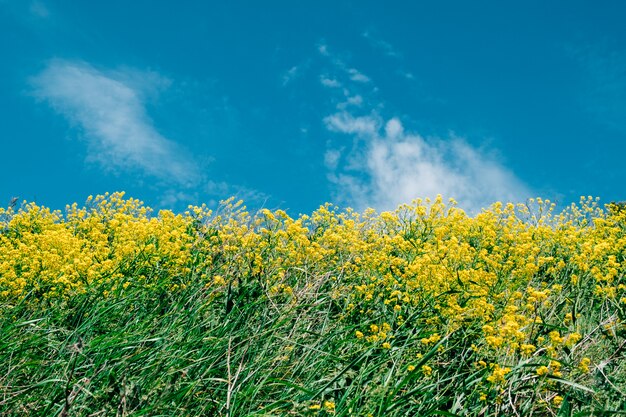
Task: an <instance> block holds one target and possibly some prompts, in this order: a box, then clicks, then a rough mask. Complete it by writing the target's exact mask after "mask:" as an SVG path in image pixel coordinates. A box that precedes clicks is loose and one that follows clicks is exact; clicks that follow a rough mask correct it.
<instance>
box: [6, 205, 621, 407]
mask: <svg viewBox="0 0 626 417" xmlns="http://www.w3.org/2000/svg"><path fill="white" fill-rule="evenodd" d="M625 271H626V210H623V209H621V208H620V207H619V206H617V205H612V206H611V205H609V206H607V207H604V208H603V207H601V206H600V205H599V204H598V201H597V200H595V199H592V198H590V197H589V198H583V199H582V200H581V202H580V204H578V205H572V206H571V207H569V208H567V209H566V210H564V211H563V212H560V213H555V211H554V205H553V204H551V203H550V202H549V201H543V200H541V199H536V200H532V201H529V202H528V203H527V204H520V205H513V204H506V205H505V204H501V203H496V204H494V205H492V206H491V207H490V208H489V209H486V210H484V211H483V212H481V213H480V214H478V215H476V216H474V217H469V216H468V215H467V214H465V213H464V212H463V210H461V209H459V208H457V207H456V205H455V203H454V202H453V201H450V202H448V203H445V202H443V201H442V200H441V199H440V198H439V199H436V200H434V201H428V200H426V201H421V200H416V201H414V202H412V203H411V204H407V205H402V206H400V207H399V208H398V209H397V210H395V211H393V212H383V213H377V212H375V211H373V210H369V211H366V212H364V213H357V212H354V211H351V210H344V211H341V210H339V209H338V208H336V207H334V206H333V205H331V204H326V205H324V206H322V207H320V208H319V209H318V210H317V211H315V212H314V213H312V214H311V215H302V216H300V217H298V218H292V217H290V216H289V215H288V214H287V213H285V212H284V211H282V210H273V211H272V210H267V209H263V210H260V211H258V212H256V213H248V212H247V211H246V209H245V207H244V206H243V205H242V203H241V202H235V201H234V200H229V201H227V202H225V203H223V204H222V205H221V206H220V208H219V209H218V210H216V211H215V212H211V211H210V210H208V209H207V208H206V207H189V209H188V211H186V212H184V213H181V214H175V213H172V212H170V211H160V212H158V213H153V212H152V211H151V210H150V209H149V208H147V207H145V206H144V205H143V204H142V203H141V202H140V201H137V200H134V199H126V198H124V195H123V193H114V194H110V195H104V196H98V197H95V198H90V199H89V200H88V201H87V204H86V205H85V206H84V207H78V206H77V205H76V204H74V205H72V206H68V207H67V209H66V210H65V212H64V213H61V212H54V211H50V210H49V209H47V208H45V207H39V206H37V205H35V204H32V203H27V204H24V205H23V206H22V207H21V208H19V209H17V210H14V209H11V208H9V209H0V314H2V315H3V316H6V317H9V316H11V315H12V314H14V313H13V310H14V309H15V308H17V307H16V306H18V305H19V306H21V307H20V308H26V309H27V310H28V311H31V312H32V311H39V309H42V308H46V307H45V306H50V305H54V306H62V305H69V304H71V302H72V301H71V300H73V299H78V298H77V297H83V296H86V294H91V295H96V296H97V297H99V298H100V299H101V300H105V301H106V300H111V302H114V300H121V299H126V298H128V297H129V296H130V295H131V294H136V293H137V291H139V292H141V293H150V292H153V293H159V294H163V293H166V294H169V295H168V296H171V297H174V298H175V297H176V294H182V293H184V292H185V291H188V290H189V288H191V287H193V288H198V289H199V290H198V291H201V293H202V294H203V301H202V303H204V304H202V305H206V306H208V307H207V308H208V309H210V310H212V311H215V312H216V313H215V314H218V312H219V314H221V316H220V317H225V318H226V319H227V318H228V317H230V315H233V314H243V312H246V311H247V310H246V308H247V307H246V306H247V305H248V304H253V303H258V302H262V303H263V304H262V305H263V306H265V307H264V308H267V309H268V311H275V313H276V314H277V315H279V314H283V313H284V312H287V311H288V312H296V311H304V310H303V309H308V308H309V306H311V305H314V304H315V303H317V302H318V301H319V300H324V303H326V304H324V305H325V306H327V310H326V313H325V314H326V316H325V317H326V319H323V320H322V319H320V318H318V319H319V326H320V327H319V328H317V329H310V330H308V331H309V332H319V335H320V337H325V336H324V334H325V333H324V332H325V329H326V327H324V326H326V324H324V323H326V322H332V323H333V325H332V326H333V327H332V328H333V329H335V330H337V329H339V333H334V336H333V337H341V338H342V340H345V343H344V344H342V345H341V346H342V347H341V348H338V349H339V350H338V351H337V352H334V353H333V354H334V355H337V356H338V357H339V356H341V355H342V354H344V353H345V354H346V355H347V354H348V353H346V352H348V351H350V352H353V353H354V355H355V356H351V357H354V358H355V359H354V361H353V362H354V364H357V363H358V364H361V365H359V366H361V367H363V366H365V365H363V363H369V362H367V361H371V360H373V359H371V358H372V357H375V358H377V359H376V361H378V362H377V363H379V364H380V369H379V371H376V372H379V373H377V374H376V376H374V374H373V373H372V374H371V375H370V374H368V375H369V376H367V377H365V376H363V375H362V373H360V371H359V369H364V368H359V367H358V366H356V365H349V364H346V363H343V365H341V366H339V365H338V366H339V368H338V370H332V369H317V370H314V371H312V372H313V373H318V374H320V373H321V374H324V373H329V375H335V376H336V374H337V372H340V371H341V372H342V373H341V375H339V376H336V379H335V380H332V378H331V377H329V378H330V379H329V380H331V382H332V383H329V385H328V387H326V388H325V389H326V390H325V389H322V388H320V389H319V390H318V389H317V388H311V389H309V387H308V386H305V384H304V380H305V379H306V378H304V377H303V376H302V375H301V374H298V373H297V372H296V371H295V369H296V367H295V365H294V366H293V367H291V368H290V366H288V364H289V363H291V362H292V361H297V356H298V352H300V354H302V352H304V351H305V350H306V349H307V348H306V343H310V342H306V343H305V342H304V341H303V340H304V339H298V336H297V335H296V334H295V331H293V332H292V333H291V334H290V335H288V336H285V337H284V338H282V339H280V341H279V342H277V343H278V344H277V345H275V350H276V357H275V358H273V359H272V360H273V362H272V363H275V364H276V365H273V366H274V368H272V369H275V370H276V375H274V374H272V375H274V376H273V378H275V379H276V380H281V381H289V384H292V385H299V384H301V385H302V389H301V395H302V397H301V398H298V399H294V400H290V401H287V400H285V402H281V403H280V404H279V405H277V406H276V407H275V408H273V410H274V411H273V412H274V413H276V414H275V415H284V414H285V413H286V414H294V415H300V414H302V415H312V414H319V415H407V414H403V413H407V412H410V413H413V412H415V413H418V414H419V413H425V412H426V411H425V410H426V409H422V408H419V407H420V405H419V404H418V403H419V402H420V401H425V400H423V399H424V398H426V397H424V396H425V395H426V394H425V392H428V395H427V397H428V398H429V399H430V400H429V401H431V400H432V401H431V403H432V405H433V407H434V408H432V410H441V411H445V412H449V413H451V414H450V415H531V414H533V413H534V414H535V415H557V414H558V413H561V414H559V415H570V414H569V413H574V412H577V411H580V410H583V411H585V410H586V411H587V412H591V411H593V410H598V409H604V410H615V411H624V410H623V407H625V405H624V403H621V404H620V400H619V398H620V396H621V394H623V393H624V389H626V381H624V375H626V369H625V365H624V362H626V361H624V346H625V344H626V278H625ZM64 303H65V304H64ZM59 308H60V307H59ZM306 311H309V310H306ZM311 311H312V310H311ZM29 314H30V313H29ZM246 314H248V313H246ZM290 314H291V313H290ZM293 314H294V316H293V317H297V314H299V313H293ZM226 319H224V320H226ZM318 319H316V320H318ZM294 326H295V325H294ZM296 327H297V326H295V327H294V329H295V328H296ZM311 334H312V333H311ZM338 335H340V336H338ZM303 337H304V336H303ZM309 337H310V336H306V338H307V339H306V340H308V338H309ZM281 343H282V344H281ZM342 343H343V342H342ZM229 346H230V345H229ZM290 346H291V349H288V348H289V347H290ZM229 349H230V347H229ZM225 352H226V350H225ZM361 353H363V355H366V356H367V358H368V359H362V358H361V359H358V360H357V358H360V357H361V356H359V355H361ZM319 354H320V355H326V354H329V353H328V352H322V353H319ZM363 358H365V356H363ZM241 360H242V363H243V361H244V359H241ZM361 360H362V361H364V362H359V361H361ZM339 362H340V363H341V361H339ZM284 363H286V364H287V365H284ZM350 363H352V362H350ZM228 364H229V368H228V369H229V370H228V372H230V373H229V375H230V377H228V376H222V377H220V378H225V380H226V381H230V380H231V379H232V378H233V374H234V373H235V372H236V368H237V367H238V366H240V365H239V363H232V364H231V363H230V362H228ZM280 364H283V365H280ZM241 367H243V365H241ZM383 368H384V369H383ZM298 369H299V368H298ZM240 370H241V368H240ZM298 372H301V371H298ZM298 375H299V376H298ZM348 376H350V379H349V380H348V379H347V378H348ZM216 378H217V377H216ZM228 378H231V379H228ZM333 378H334V377H333ZM359 378H371V381H370V383H367V384H366V383H364V382H363V385H362V386H361V387H360V388H359V391H350V389H351V388H350V386H352V385H351V384H355V383H356V382H354V381H359ZM454 378H457V379H458V380H459V381H453V380H454ZM344 379H345V381H344V382H343V383H344V386H343V388H342V387H341V386H339V387H335V385H336V384H337V383H338V381H343V380H344ZM450 381H452V382H450ZM346 384H347V385H346ZM450 384H452V385H450ZM70 385H71V384H70ZM227 385H228V386H230V385H229V384H227ZM322 385H324V384H322ZM452 386H455V387H457V388H455V389H451V388H450V387H452ZM331 387H335V388H332V390H334V391H332V390H331V391H332V392H330V391H328V389H330V388H331ZM380 387H384V396H383V394H380V393H379V391H377V390H381V389H382V388H380ZM446 387H447V388H446ZM458 387H461V388H458ZM342 389H343V390H344V391H345V392H350V393H351V394H350V395H356V393H357V392H358V393H359V396H360V399H359V400H358V401H356V400H348V397H349V395H347V394H345V395H344V394H341V393H342V392H344V391H341V390H342ZM3 390H4V392H5V398H6V396H7V395H9V394H10V393H11V392H13V391H11V387H10V385H9V384H8V383H5V384H4V385H3V384H2V383H1V382H0V391H3ZM318 391H319V392H318ZM303 392H304V393H306V392H308V394H307V395H308V396H307V395H305V394H302V393H303ZM329 392H330V393H329ZM381 392H382V391H381ZM7 393H9V394H7ZM16 395H17V394H16ZM189 395H192V394H189ZM193 395H195V396H197V397H198V398H204V399H205V400H207V398H208V397H206V398H205V397H203V394H202V393H201V392H200V393H199V394H198V393H197V392H194V393H193ZM206 395H209V394H206ZM211 395H213V396H215V395H217V394H215V393H213V394H211ZM269 395H270V394H266V396H265V397H264V399H263V400H260V399H258V398H257V399H255V400H252V399H251V400H250V401H252V402H254V404H255V407H256V408H255V409H256V410H257V411H255V412H258V413H259V415H261V414H260V413H261V411H260V410H265V409H266V407H268V404H273V403H272V401H270V400H268V396H269ZM87 397H88V396H87ZM218 397H219V395H218ZM12 398H13V397H12ZM185 398H186V397H185ZM216 398H217V397H216ZM229 398H230V397H229ZM255 398H256V397H255ZM294 398H296V397H294ZM381 398H384V401H383V400H381ZM442 398H443V399H444V400H442ZM0 400H1V402H0V408H1V404H3V403H4V404H9V401H8V400H6V399H5V400H2V398H1V397H0ZM85 401H86V402H88V399H85ZM216 401H217V402H220V401H222V400H216ZM255 401H256V402H255ZM382 402H384V406H382V405H380V404H382ZM13 406H15V404H13ZM220 407H221V408H220ZM229 407H231V403H230V401H225V400H224V401H222V405H221V406H219V407H217V406H216V408H215V409H214V410H216V411H214V412H216V413H218V414H217V415H219V414H220V413H225V414H228V412H230V408H229ZM411 407H413V408H411ZM620 407H622V408H620ZM407 410H413V411H407ZM432 410H431V411H432ZM590 410H591V411H590ZM242 413H243V411H242ZM250 413H252V412H251V411H249V413H248V414H240V415H252V414H250ZM268 413H269V412H268ZM394 413H397V414H394ZM418 414H416V415H418ZM16 415H17V414H16ZM233 415H237V414H233ZM263 415H274V414H263ZM408 415H411V414H408ZM572 415H573V414H572Z"/></svg>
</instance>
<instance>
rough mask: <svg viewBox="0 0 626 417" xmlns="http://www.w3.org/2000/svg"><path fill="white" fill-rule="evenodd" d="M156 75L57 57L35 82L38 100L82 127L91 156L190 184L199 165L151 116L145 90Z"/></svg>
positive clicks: (116, 166) (118, 166)
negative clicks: (105, 68)
mask: <svg viewBox="0 0 626 417" xmlns="http://www.w3.org/2000/svg"><path fill="white" fill-rule="evenodd" d="M157 79H158V77H157V75H156V74H154V73H148V74H146V77H145V79H144V81H143V85H142V81H141V79H140V77H138V73H137V71H132V70H127V71H117V72H108V73H105V72H103V71H100V70H97V69H95V68H94V67H92V66H90V65H88V64H86V63H83V62H75V61H65V60H53V61H51V62H50V63H49V64H48V65H47V67H46V68H45V69H44V70H43V71H42V72H41V73H40V74H39V75H37V76H36V77H34V78H33V79H32V80H31V83H32V86H33V88H34V95H35V96H36V97H37V98H39V99H41V100H43V101H46V102H47V103H48V104H49V105H50V106H51V107H53V108H54V109H55V110H56V111H57V112H59V113H60V114H62V115H63V116H64V117H66V118H67V119H68V120H69V121H71V122H72V123H74V124H76V125H77V126H79V127H81V128H82V130H83V131H84V135H85V138H86V139H87V141H88V144H89V147H88V148H89V154H88V159H89V160H91V161H96V162H97V163H99V164H100V165H101V166H102V167H104V168H105V169H108V170H120V169H122V170H129V169H130V170H137V169H138V170H140V171H143V173H145V174H148V175H150V176H153V177H156V178H159V179H161V180H166V181H171V182H174V183H177V184H180V185H191V184H193V183H195V182H197V181H198V180H199V177H200V175H199V169H198V166H197V164H196V163H195V161H194V160H193V158H192V157H191V156H190V155H188V153H187V152H186V151H185V150H184V149H183V148H182V147H180V146H179V145H177V144H176V143H175V142H173V141H171V140H169V139H167V138H165V137H164V136H162V135H161V134H160V133H159V132H158V131H157V130H156V129H155V127H154V126H153V124H152V121H151V120H150V118H149V117H148V115H147V114H146V109H145V107H144V103H143V95H144V92H143V91H142V88H143V87H145V90H146V91H149V90H150V88H154V87H153V84H154V82H155V80H157ZM160 81H161V82H163V83H165V81H163V79H162V77H161V78H160Z"/></svg>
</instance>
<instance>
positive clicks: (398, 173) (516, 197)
mask: <svg viewBox="0 0 626 417" xmlns="http://www.w3.org/2000/svg"><path fill="white" fill-rule="evenodd" d="M324 121H325V124H326V127H327V129H329V130H331V131H334V132H340V133H345V134H350V135H353V136H354V137H355V139H356V140H357V141H358V142H359V145H358V146H354V147H353V148H352V150H351V151H349V154H347V155H339V154H338V153H337V151H331V152H332V153H331V154H330V156H329V155H328V154H327V155H326V156H325V159H326V161H325V162H326V166H327V168H329V170H330V172H329V176H328V177H329V179H330V181H331V182H332V183H333V184H334V185H335V187H336V196H335V197H336V198H337V199H340V200H343V202H345V203H346V204H349V205H352V206H355V207H357V208H359V209H364V208H366V207H374V208H376V209H379V210H389V209H393V208H395V207H396V206H397V205H398V204H401V203H407V202H410V201H412V200H413V199H416V198H426V197H430V198H434V197H436V196H437V195H438V194H441V195H442V196H443V197H444V198H454V199H456V200H457V201H458V202H459V206H460V207H461V208H463V209H465V210H467V211H469V212H470V213H475V212H478V211H479V210H480V209H481V208H482V207H485V206H488V205H490V204H491V203H493V202H495V201H498V200H504V201H522V200H523V199H525V198H527V197H529V196H530V195H529V190H528V189H527V188H526V186H525V185H524V184H522V182H521V181H520V180H519V179H517V178H516V177H515V175H514V174H513V173H511V172H510V171H509V170H507V169H506V167H504V166H502V165H501V164H500V163H499V162H498V161H497V160H495V159H494V158H492V157H490V156H489V155H487V154H486V153H484V152H481V151H480V150H478V149H476V148H473V147H472V146H470V145H469V144H468V143H467V142H465V141H464V140H462V139H461V138H458V137H451V138H450V139H448V140H443V139H429V140H426V139H424V138H423V137H422V136H420V135H419V134H415V133H407V132H405V130H404V127H403V125H402V123H401V122H400V120H398V119H396V118H393V119H390V120H388V121H386V122H385V123H383V119H382V118H381V117H380V116H378V115H377V114H375V113H373V114H371V115H368V116H361V117H356V116H353V115H352V114H350V113H348V112H346V111H343V112H338V113H336V114H333V115H331V116H328V117H327V118H325V119H324ZM342 156H345V157H346V159H347V160H349V161H350V163H349V165H346V166H339V165H338V163H336V161H339V160H340V158H341V157H342ZM329 162H333V163H329Z"/></svg>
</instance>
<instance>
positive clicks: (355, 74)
mask: <svg viewBox="0 0 626 417" xmlns="http://www.w3.org/2000/svg"><path fill="white" fill-rule="evenodd" d="M348 74H350V79H351V80H352V81H356V82H359V83H369V82H370V78H369V77H368V76H367V75H365V74H363V73H362V72H360V71H359V70H357V69H356V68H349V69H348Z"/></svg>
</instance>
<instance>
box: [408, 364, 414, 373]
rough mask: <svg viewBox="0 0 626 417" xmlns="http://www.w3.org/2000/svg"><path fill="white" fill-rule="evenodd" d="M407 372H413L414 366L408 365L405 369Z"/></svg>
mask: <svg viewBox="0 0 626 417" xmlns="http://www.w3.org/2000/svg"><path fill="white" fill-rule="evenodd" d="M406 369H407V371H409V372H413V371H414V370H415V365H409V366H407V367H406Z"/></svg>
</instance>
